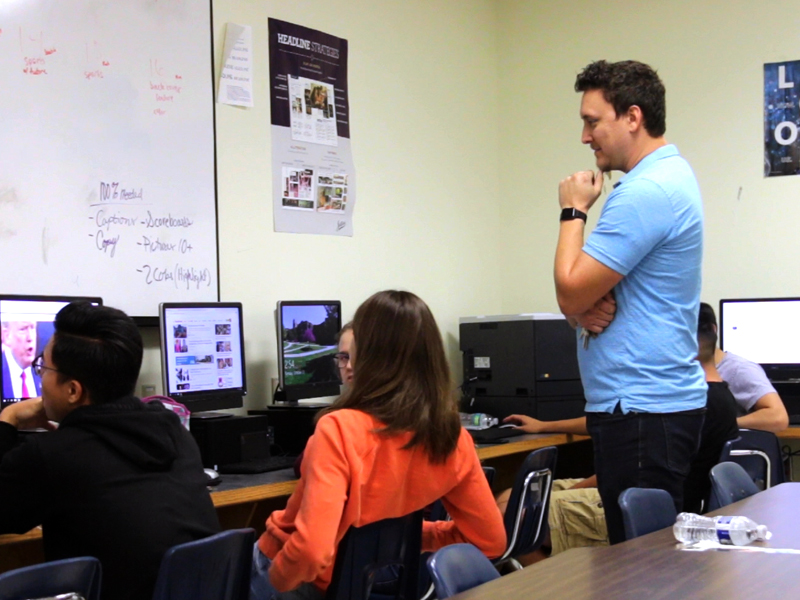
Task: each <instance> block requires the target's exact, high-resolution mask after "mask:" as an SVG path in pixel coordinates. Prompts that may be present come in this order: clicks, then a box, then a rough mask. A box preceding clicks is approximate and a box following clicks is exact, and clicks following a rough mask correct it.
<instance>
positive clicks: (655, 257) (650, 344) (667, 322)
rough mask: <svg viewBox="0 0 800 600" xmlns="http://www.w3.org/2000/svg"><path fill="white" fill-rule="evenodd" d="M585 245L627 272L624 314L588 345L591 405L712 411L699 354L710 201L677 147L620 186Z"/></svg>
mask: <svg viewBox="0 0 800 600" xmlns="http://www.w3.org/2000/svg"><path fill="white" fill-rule="evenodd" d="M583 251H584V252H586V253H587V254H589V255H590V256H592V257H593V258H595V259H596V260H598V261H600V262H601V263H603V264H604V265H606V266H607V267H609V268H611V269H613V270H614V271H616V272H618V273H620V274H621V275H623V279H622V281H620V282H619V283H618V284H617V286H616V288H614V291H615V293H616V299H617V312H616V316H615V317H614V320H613V321H612V323H611V324H610V325H609V326H608V327H607V328H606V330H605V331H604V332H603V333H602V334H600V335H599V336H598V337H597V338H595V339H592V340H591V342H590V343H589V347H588V349H586V350H584V348H583V344H582V343H580V341H579V343H578V362H579V364H580V369H581V379H582V380H583V387H584V391H585V395H586V401H587V402H586V411H587V412H612V411H613V410H614V407H615V406H616V405H617V403H618V402H619V403H620V405H621V408H622V411H623V412H624V413H628V412H629V411H635V412H655V413H669V412H677V411H682V410H691V409H696V408H702V407H703V406H705V404H706V389H707V388H706V382H705V377H704V375H703V370H702V368H701V367H700V364H699V363H698V362H697V360H696V356H697V313H698V310H699V307H700V276H701V263H702V258H703V208H702V201H701V199H700V188H699V187H698V185H697V180H696V179H695V176H694V173H693V172H692V169H691V167H690V166H689V164H688V163H687V162H686V161H685V160H684V159H683V158H682V157H681V156H680V155H679V154H678V150H677V148H676V147H675V146H673V145H667V146H663V147H661V148H659V149H658V150H656V151H655V152H652V153H650V154H648V155H647V156H646V157H645V158H643V159H642V160H641V161H640V162H639V164H637V165H636V167H634V168H633V169H632V170H631V171H630V172H628V173H627V174H626V175H625V176H624V177H622V178H621V179H620V181H619V183H617V184H616V185H615V186H614V190H613V191H612V192H611V194H609V196H608V199H607V200H606V202H605V205H604V206H603V210H602V212H601V214H600V219H599V221H598V223H597V227H595V229H594V231H592V233H591V234H590V235H589V239H588V240H587V241H586V244H585V246H584V248H583Z"/></svg>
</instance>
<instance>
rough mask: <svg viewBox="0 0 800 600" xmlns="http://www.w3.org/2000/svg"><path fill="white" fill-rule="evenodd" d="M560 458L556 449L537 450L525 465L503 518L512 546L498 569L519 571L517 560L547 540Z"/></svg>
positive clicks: (509, 546) (507, 550)
mask: <svg viewBox="0 0 800 600" xmlns="http://www.w3.org/2000/svg"><path fill="white" fill-rule="evenodd" d="M557 456H558V450H557V449H556V448H555V446H549V447H547V448H539V449H538V450H534V451H533V452H531V453H530V454H529V455H528V456H527V458H525V462H523V463H522V466H521V467H520V470H519V471H518V472H517V477H516V479H515V480H514V485H513V486H512V487H511V496H510V497H509V499H508V504H507V505H506V514H505V515H504V517H503V522H504V524H505V527H506V536H507V538H508V546H507V547H506V551H505V552H504V553H503V554H502V556H500V557H499V558H498V559H496V560H495V561H494V564H495V566H500V565H501V564H503V563H509V564H511V566H512V567H513V568H514V569H515V570H520V569H522V565H521V564H519V562H518V561H517V560H516V558H515V557H517V556H520V555H522V554H528V553H530V552H533V551H534V550H536V549H537V548H539V546H541V545H542V542H543V541H544V539H545V538H546V537H547V533H548V532H549V527H548V524H547V515H548V512H549V510H550V489H551V488H552V484H553V473H554V472H555V470H556V458H557Z"/></svg>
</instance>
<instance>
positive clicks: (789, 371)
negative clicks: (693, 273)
mask: <svg viewBox="0 0 800 600" xmlns="http://www.w3.org/2000/svg"><path fill="white" fill-rule="evenodd" d="M766 302H795V303H797V307H798V316H799V317H800V297H783V298H723V299H721V300H720V301H719V314H718V328H717V333H718V335H719V347H720V349H721V350H723V351H726V347H725V336H724V333H725V326H724V319H725V307H726V305H731V304H744V303H749V304H757V303H766ZM770 326H771V327H781V326H782V323H778V322H776V323H772V324H770ZM744 358H747V357H744ZM748 360H750V359H748ZM754 362H757V361H754ZM758 364H760V365H761V367H762V368H763V369H764V371H765V373H766V374H767V377H768V378H769V379H770V380H771V381H773V382H784V381H790V382H795V381H797V380H800V363H798V362H782V363H771V362H770V363H762V362H759V363H758Z"/></svg>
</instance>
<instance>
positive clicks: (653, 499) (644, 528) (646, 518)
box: [619, 488, 678, 540]
mask: <svg viewBox="0 0 800 600" xmlns="http://www.w3.org/2000/svg"><path fill="white" fill-rule="evenodd" d="M619 507H620V509H621V510H622V522H623V524H624V526H625V539H626V540H632V539H633V538H637V537H639V536H640V535H645V534H648V533H651V532H653V531H658V530H659V529H664V528H665V527H671V526H672V525H674V524H675V519H676V518H677V516H678V513H677V512H676V510H675V502H674V501H673V500H672V496H670V495H669V493H668V492H666V491H664V490H659V489H655V488H628V489H627V490H625V491H624V492H622V493H621V494H620V495H619Z"/></svg>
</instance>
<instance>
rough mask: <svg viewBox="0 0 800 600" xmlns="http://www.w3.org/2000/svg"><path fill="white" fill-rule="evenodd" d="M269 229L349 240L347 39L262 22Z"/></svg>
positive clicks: (351, 180)
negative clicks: (268, 119)
mask: <svg viewBox="0 0 800 600" xmlns="http://www.w3.org/2000/svg"><path fill="white" fill-rule="evenodd" d="M269 71H270V74H269V75H270V99H271V111H272V182H273V183H272V198H273V217H274V221H275V231H283V232H290V233H316V234H323V235H346V236H352V235H353V209H354V208H355V203H356V181H355V169H354V168H353V155H352V152H351V149H350V106H349V100H348V92H347V40H343V39H341V38H337V37H334V36H332V35H328V34H327V33H322V32H321V31H315V30H313V29H308V28H307V27H302V26H300V25H293V24H292V23H286V22H285V21H278V20H277V19H270V20H269Z"/></svg>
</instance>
